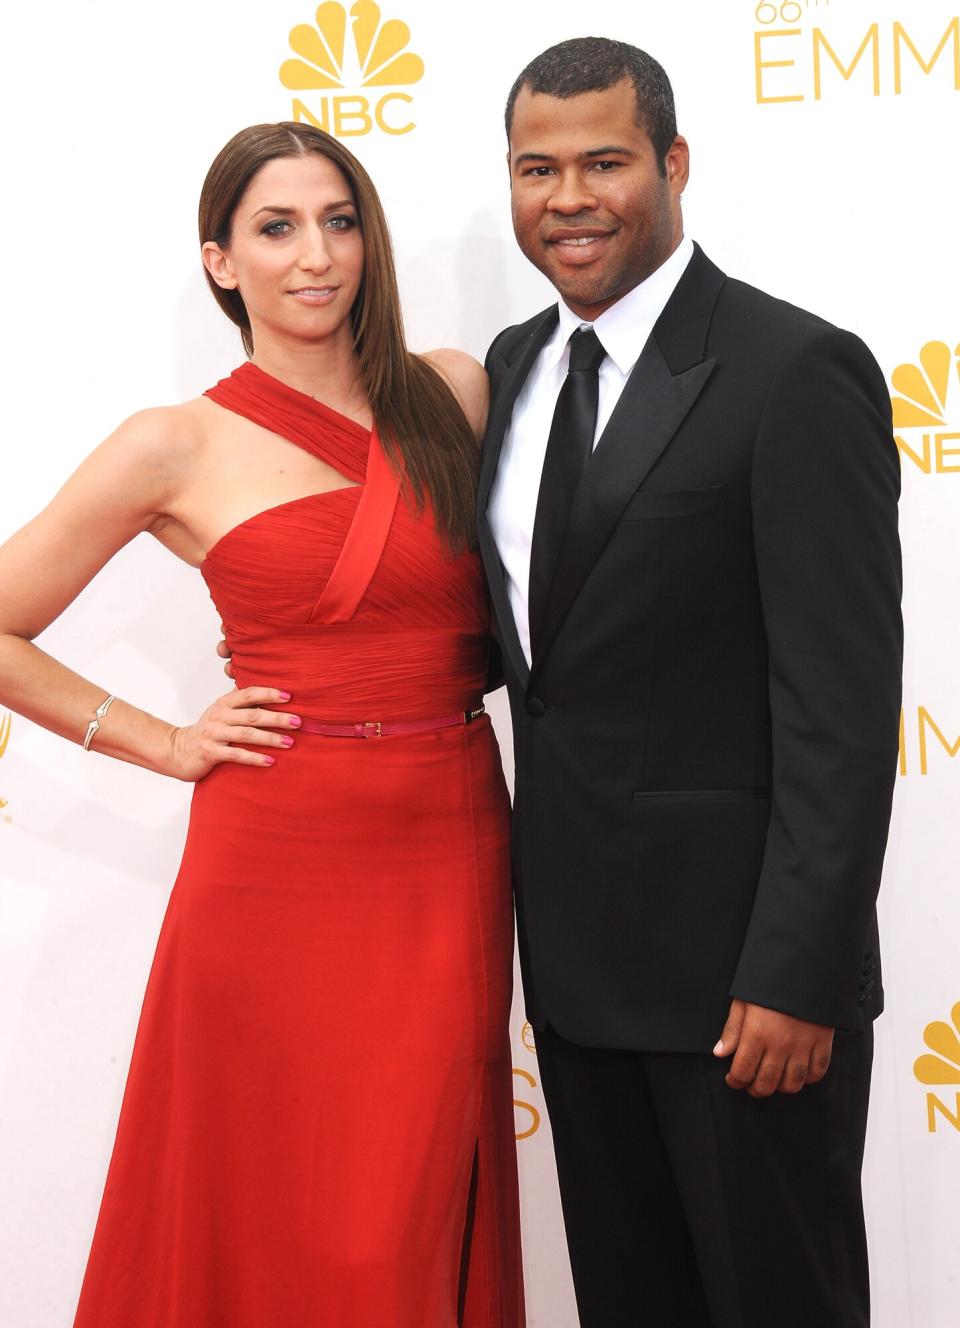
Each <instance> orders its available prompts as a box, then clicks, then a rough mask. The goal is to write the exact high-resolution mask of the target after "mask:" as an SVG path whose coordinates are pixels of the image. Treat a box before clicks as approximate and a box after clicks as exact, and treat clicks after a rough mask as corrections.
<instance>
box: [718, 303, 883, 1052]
mask: <svg viewBox="0 0 960 1328" xmlns="http://www.w3.org/2000/svg"><path fill="white" fill-rule="evenodd" d="M899 491H900V465H899V459H898V455H897V449H896V446H895V444H894V441H893V437H892V430H891V421H890V402H889V396H888V394H887V390H886V386H885V384H884V381H883V376H882V374H881V373H880V370H879V368H878V366H877V364H876V362H875V361H874V359H873V357H872V356H871V354H870V352H869V351H868V350H867V349H866V347H865V346H864V345H863V344H862V342H860V341H859V340H858V339H857V338H856V337H854V336H852V335H851V334H850V333H847V332H841V331H839V330H837V329H835V328H830V327H826V326H825V327H823V328H822V329H817V330H816V331H815V332H814V333H813V334H812V335H811V336H810V337H809V338H808V340H807V342H806V343H805V345H804V346H803V347H802V348H801V349H800V350H799V351H796V352H794V353H791V354H789V355H788V356H787V357H786V358H785V360H784V362H783V363H782V364H781V366H780V368H779V370H778V372H777V374H776V376H775V378H774V380H773V381H772V383H771V385H770V388H769V391H768V394H767V399H766V402H765V405H764V409H763V413H762V417H761V421H760V426H759V430H758V437H757V442H756V449H755V454H754V462H753V477H752V503H753V523H754V540H755V547H756V558H757V573H758V578H759V584H760V594H761V601H762V605H763V615H764V624H765V628H766V633H767V639H768V646H769V694H770V719H771V730H772V747H773V778H772V810H771V820H770V827H769V831H768V835H767V841H766V847H765V853H764V859H763V867H762V870H761V875H760V881H759V885H758V889H757V894H756V899H755V903H754V908H753V913H752V916H751V919H750V923H749V926H748V929H747V934H746V938H745V941H744V945H743V949H742V952H741V956H740V961H739V965H738V968H737V971H736V975H735V977H734V981H733V984H732V988H731V994H732V995H733V996H735V997H740V998H741V999H743V1000H746V1001H751V1002H755V1003H756V1004H758V1005H764V1006H767V1007H769V1008H772V1009H777V1010H782V1011H784V1012H786V1013H788V1014H792V1015H796V1016H798V1017H800V1018H803V1019H809V1020H813V1021H814V1022H816V1023H821V1024H827V1025H830V1026H841V1027H856V1026H858V1024H859V1023H860V1011H859V986H860V971H861V965H862V963H863V960H864V950H865V948H866V945H867V938H868V934H869V932H870V928H871V923H872V919H873V910H874V904H875V901H876V895H877V891H878V888H879V884H880V874H881V868H882V865H883V855H884V850H885V847H886V840H887V830H888V825H889V817H890V805H891V799H892V795H893V786H894V782H895V778H896V765H897V752H898V739H899V716H900V678H901V660H902V644H903V642H902V624H901V616H900V592H901V569H900V547H899V541H898V536H897V499H898V496H899Z"/></svg>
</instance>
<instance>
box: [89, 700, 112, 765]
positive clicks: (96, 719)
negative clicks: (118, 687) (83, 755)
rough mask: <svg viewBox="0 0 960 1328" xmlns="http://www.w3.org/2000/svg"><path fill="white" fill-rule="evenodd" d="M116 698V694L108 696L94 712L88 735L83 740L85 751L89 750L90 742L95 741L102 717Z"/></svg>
mask: <svg viewBox="0 0 960 1328" xmlns="http://www.w3.org/2000/svg"><path fill="white" fill-rule="evenodd" d="M116 699H117V698H116V697H115V696H108V697H107V699H106V700H105V701H101V702H100V704H99V705H98V706H97V708H96V710H95V711H94V712H93V719H91V721H90V723H89V724H88V725H87V736H86V737H85V738H84V740H83V750H84V751H85V752H88V751H89V750H90V744H91V743H92V742H93V735H94V734H95V733H96V732H97V731H98V729H99V728H100V721H101V719H103V717H104V715H105V714H106V713H107V711H108V710H109V709H110V707H111V706H112V705H113V703H114V701H115V700H116Z"/></svg>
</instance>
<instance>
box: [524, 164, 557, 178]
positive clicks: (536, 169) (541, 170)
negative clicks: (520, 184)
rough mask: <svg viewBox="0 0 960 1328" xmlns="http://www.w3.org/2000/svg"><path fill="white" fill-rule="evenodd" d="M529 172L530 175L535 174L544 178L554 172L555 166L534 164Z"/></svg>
mask: <svg viewBox="0 0 960 1328" xmlns="http://www.w3.org/2000/svg"><path fill="white" fill-rule="evenodd" d="M529 174H530V175H535V176H537V177H538V178H540V179H543V178H544V177H545V176H547V175H552V174H553V167H552V166H532V167H531V168H530V171H529Z"/></svg>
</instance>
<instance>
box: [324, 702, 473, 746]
mask: <svg viewBox="0 0 960 1328" xmlns="http://www.w3.org/2000/svg"><path fill="white" fill-rule="evenodd" d="M484 709H485V707H484V706H480V708H479V709H478V710H461V711H460V713H459V714H456V715H444V716H443V718H442V719H406V720H398V721H396V722H394V723H381V722H379V721H377V720H366V721H364V722H362V723H360V724H325V723H323V721H322V720H319V719H305V720H304V721H303V723H302V724H301V725H300V730H299V731H300V732H301V733H318V734H319V735H320V737H321V738H393V737H399V736H400V735H401V734H403V733H429V732H430V730H431V729H452V728H453V727H454V726H455V725H457V724H472V723H473V721H474V720H475V719H479V718H480V716H481V715H482V714H483V713H484Z"/></svg>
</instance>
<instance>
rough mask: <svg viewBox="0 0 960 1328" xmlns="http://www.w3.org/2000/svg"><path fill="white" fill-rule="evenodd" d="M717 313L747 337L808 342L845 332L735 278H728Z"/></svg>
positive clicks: (810, 313) (809, 312)
mask: <svg viewBox="0 0 960 1328" xmlns="http://www.w3.org/2000/svg"><path fill="white" fill-rule="evenodd" d="M718 312H720V313H722V315H723V316H724V318H725V320H729V321H730V322H731V323H732V324H737V325H739V326H741V328H742V329H743V331H744V332H745V333H746V332H750V331H752V332H754V333H755V334H757V335H759V336H765V335H768V334H769V333H771V332H776V333H777V334H778V335H779V336H781V337H783V336H790V335H793V336H795V337H796V338H797V339H798V340H805V339H807V338H808V337H813V338H818V337H820V336H823V335H825V334H826V335H829V334H830V333H835V332H840V331H841V330H842V329H840V328H838V327H837V326H836V325H835V324H833V323H831V322H829V320H828V319H826V318H823V317H821V316H820V315H819V314H815V313H813V312H812V311H811V310H810V309H802V308H801V307H800V306H799V305H797V304H791V303H790V301H789V300H784V299H781V298H780V297H779V296H776V295H771V294H770V292H769V291H764V290H760V289H759V287H757V286H751V285H750V284H749V283H748V282H746V281H740V280H738V279H737V278H736V277H728V278H727V280H726V282H725V283H724V286H723V290H722V292H721V296H720V300H719V301H718Z"/></svg>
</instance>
